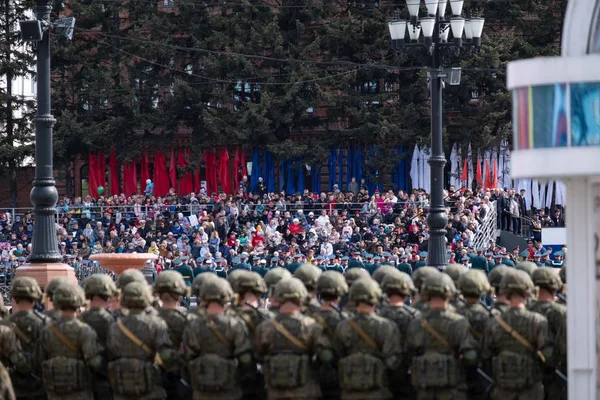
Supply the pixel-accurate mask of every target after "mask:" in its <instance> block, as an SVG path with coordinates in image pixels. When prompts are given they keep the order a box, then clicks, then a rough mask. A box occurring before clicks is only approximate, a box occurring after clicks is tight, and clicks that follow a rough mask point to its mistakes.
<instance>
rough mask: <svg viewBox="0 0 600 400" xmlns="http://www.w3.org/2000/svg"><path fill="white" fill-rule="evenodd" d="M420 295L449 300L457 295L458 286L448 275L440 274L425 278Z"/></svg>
mask: <svg viewBox="0 0 600 400" xmlns="http://www.w3.org/2000/svg"><path fill="white" fill-rule="evenodd" d="M420 293H421V294H424V295H426V296H429V297H431V296H440V297H444V298H446V299H449V298H450V297H452V296H454V295H455V294H456V286H454V281H453V280H452V278H450V276H449V275H448V274H442V273H440V272H438V273H435V274H430V275H428V276H427V278H425V282H423V285H422V286H421V292H420Z"/></svg>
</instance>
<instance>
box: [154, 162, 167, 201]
mask: <svg viewBox="0 0 600 400" xmlns="http://www.w3.org/2000/svg"><path fill="white" fill-rule="evenodd" d="M167 193H169V174H168V173H167V165H166V163H165V154H164V153H160V152H158V151H157V152H155V153H154V194H155V195H156V196H164V195H166V194H167Z"/></svg>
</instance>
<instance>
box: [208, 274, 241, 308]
mask: <svg viewBox="0 0 600 400" xmlns="http://www.w3.org/2000/svg"><path fill="white" fill-rule="evenodd" d="M200 298H201V299H202V301H203V302H205V303H209V302H217V303H219V304H221V305H224V304H225V303H227V302H229V301H231V299H232V298H233V289H231V285H230V284H229V282H227V280H226V279H223V278H219V277H217V279H209V280H206V281H204V282H203V283H202V286H200Z"/></svg>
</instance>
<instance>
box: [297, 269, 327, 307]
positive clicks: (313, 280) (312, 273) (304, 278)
mask: <svg viewBox="0 0 600 400" xmlns="http://www.w3.org/2000/svg"><path fill="white" fill-rule="evenodd" d="M322 272H323V271H321V269H320V268H319V267H315V266H314V265H312V264H302V265H301V266H300V267H298V268H297V269H296V271H295V272H294V277H296V278H298V279H300V281H301V282H302V283H303V284H304V287H305V288H306V290H307V291H308V297H307V302H306V310H307V311H308V314H309V315H310V314H312V313H314V312H317V311H319V309H320V308H321V305H320V304H319V302H318V301H317V299H316V298H315V286H316V285H317V279H319V276H320V275H321V273H322Z"/></svg>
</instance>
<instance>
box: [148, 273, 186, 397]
mask: <svg viewBox="0 0 600 400" xmlns="http://www.w3.org/2000/svg"><path fill="white" fill-rule="evenodd" d="M153 290H154V294H158V295H163V296H171V297H172V298H173V299H174V300H178V301H179V300H180V299H181V296H189V290H188V287H187V284H186V282H185V280H184V278H183V276H182V275H181V273H179V272H177V271H170V270H169V271H163V272H162V273H161V274H160V275H158V277H157V278H156V280H155V281H154V287H153ZM158 314H159V316H160V317H161V318H162V319H163V320H164V321H165V322H166V324H167V327H168V329H169V339H171V343H172V344H173V347H174V348H175V349H179V348H180V345H181V338H182V336H183V331H184V330H185V327H186V325H187V324H188V322H189V321H191V320H192V319H194V318H196V315H195V314H193V313H189V312H188V310H187V309H186V308H184V307H177V308H162V307H161V308H160V309H159V310H158ZM186 377H187V372H186V370H185V365H184V363H183V360H181V365H180V368H178V370H177V371H173V372H171V371H169V372H165V374H164V376H163V378H164V379H163V383H164V387H165V390H166V392H167V397H168V398H169V399H176V398H186V397H191V390H190V389H189V387H186V385H185V384H184V383H183V382H182V380H181V379H182V378H183V379H184V381H185V380H186Z"/></svg>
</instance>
